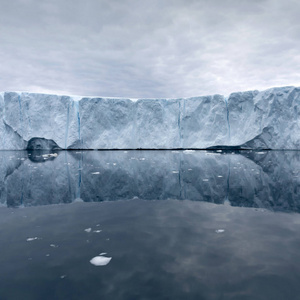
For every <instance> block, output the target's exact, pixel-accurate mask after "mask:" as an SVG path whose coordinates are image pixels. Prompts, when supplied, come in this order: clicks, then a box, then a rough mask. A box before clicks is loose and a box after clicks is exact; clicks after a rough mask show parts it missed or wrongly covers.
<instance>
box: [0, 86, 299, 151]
mask: <svg viewBox="0 0 300 300" xmlns="http://www.w3.org/2000/svg"><path fill="white" fill-rule="evenodd" d="M299 114H300V88H295V87H283V88H272V89H269V90H266V91H262V92H259V91H248V92H239V93H232V94H231V95H230V96H229V97H228V99H227V98H225V97H224V96H221V95H213V96H202V97H193V98H180V99H129V98H128V99H125V98H99V97H81V96H59V95H47V94H35V93H21V92H19V93H17V92H4V93H0V149H2V150H4V149H5V150H15V149H26V148H27V147H29V148H31V149H34V148H35V147H37V148H53V147H59V148H62V149H176V148H183V149H193V148H195V149H204V148H210V147H218V146H219V147H224V146H228V147H245V148H253V149H257V148H270V149H300V135H299V134H298V132H299V129H300V118H299Z"/></svg>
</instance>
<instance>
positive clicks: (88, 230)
mask: <svg viewBox="0 0 300 300" xmlns="http://www.w3.org/2000/svg"><path fill="white" fill-rule="evenodd" d="M84 231H85V232H91V231H92V228H87V229H84Z"/></svg>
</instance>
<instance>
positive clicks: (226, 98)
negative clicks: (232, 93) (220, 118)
mask: <svg viewBox="0 0 300 300" xmlns="http://www.w3.org/2000/svg"><path fill="white" fill-rule="evenodd" d="M224 100H225V103H226V110H227V126H228V135H229V140H230V123H229V109H228V97H224Z"/></svg>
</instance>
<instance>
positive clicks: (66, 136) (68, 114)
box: [65, 103, 70, 149]
mask: <svg viewBox="0 0 300 300" xmlns="http://www.w3.org/2000/svg"><path fill="white" fill-rule="evenodd" d="M69 122H70V103H68V109H67V121H66V133H65V149H67V145H68V135H69Z"/></svg>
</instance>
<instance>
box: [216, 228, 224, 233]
mask: <svg viewBox="0 0 300 300" xmlns="http://www.w3.org/2000/svg"><path fill="white" fill-rule="evenodd" d="M224 231H225V229H217V230H216V233H223V232H224Z"/></svg>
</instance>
